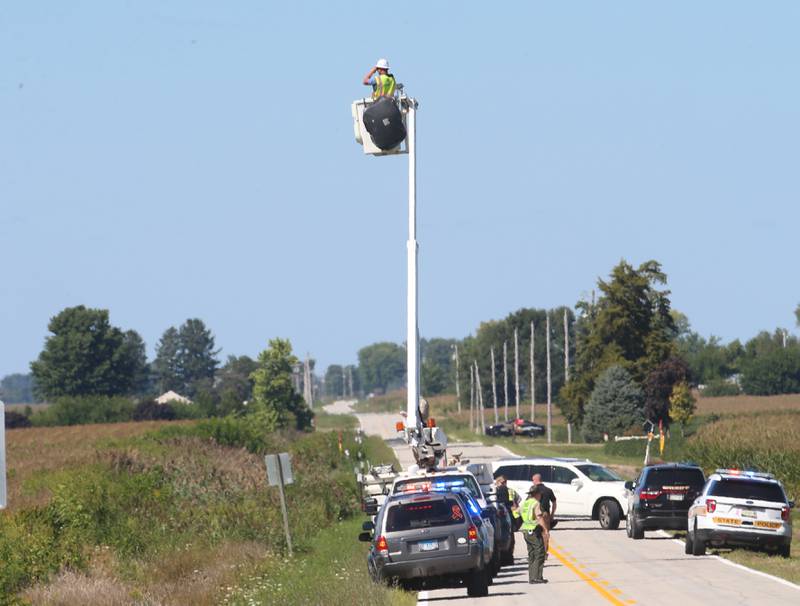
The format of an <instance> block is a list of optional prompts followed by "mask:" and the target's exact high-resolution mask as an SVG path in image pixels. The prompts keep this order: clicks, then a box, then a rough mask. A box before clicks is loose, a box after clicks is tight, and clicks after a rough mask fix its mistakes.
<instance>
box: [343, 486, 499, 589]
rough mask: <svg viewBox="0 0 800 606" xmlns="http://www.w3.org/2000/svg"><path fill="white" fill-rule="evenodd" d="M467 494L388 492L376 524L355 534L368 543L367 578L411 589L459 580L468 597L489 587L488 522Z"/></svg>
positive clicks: (489, 550)
mask: <svg viewBox="0 0 800 606" xmlns="http://www.w3.org/2000/svg"><path fill="white" fill-rule="evenodd" d="M466 496H467V495H465V494H463V493H461V494H460V493H454V492H426V493H408V494H405V493H404V494H399V495H394V496H390V497H389V498H388V499H387V500H386V503H384V505H383V507H382V508H381V510H380V512H379V513H378V516H377V518H376V520H375V523H374V524H373V523H372V522H364V524H363V526H362V528H363V530H364V531H365V532H362V533H361V534H360V535H359V536H358V538H359V540H361V541H368V542H370V543H371V545H370V550H369V553H368V555H367V567H368V569H369V574H370V577H371V578H372V579H373V580H374V581H376V582H395V581H396V582H399V583H400V584H402V585H404V586H407V587H409V588H410V587H412V586H413V585H416V584H420V583H422V582H429V583H435V584H440V583H444V584H451V583H454V582H455V583H463V584H464V585H466V587H467V595H469V596H476V597H478V596H485V595H487V593H488V591H489V589H488V588H489V581H490V573H489V569H488V562H489V560H490V558H491V553H492V547H493V546H492V538H491V536H490V535H489V533H488V532H486V531H487V530H488V527H489V523H488V522H487V521H486V520H484V519H482V518H481V516H480V512H479V510H478V506H477V504H475V502H474V501H471V502H470V500H468V499H467V498H466Z"/></svg>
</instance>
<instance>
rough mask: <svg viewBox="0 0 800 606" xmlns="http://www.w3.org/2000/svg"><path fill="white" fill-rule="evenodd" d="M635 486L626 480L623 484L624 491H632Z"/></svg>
mask: <svg viewBox="0 0 800 606" xmlns="http://www.w3.org/2000/svg"><path fill="white" fill-rule="evenodd" d="M634 486H636V485H635V484H634V483H633V482H631V481H630V480H628V481H627V482H625V490H633V487H634Z"/></svg>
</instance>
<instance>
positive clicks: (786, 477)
mask: <svg viewBox="0 0 800 606" xmlns="http://www.w3.org/2000/svg"><path fill="white" fill-rule="evenodd" d="M687 455H688V457H689V458H690V459H692V460H694V461H697V462H698V463H700V464H701V465H702V466H703V467H705V468H706V469H707V470H713V469H714V468H719V467H725V468H738V469H757V470H759V471H765V472H769V473H772V474H774V475H775V477H776V478H777V479H779V480H780V481H781V482H783V484H784V486H785V487H786V490H787V492H788V494H789V497H790V498H794V497H795V496H797V495H799V494H800V413H798V412H795V411H783V412H772V413H762V414H758V415H742V416H735V417H730V418H724V419H721V420H719V421H717V422H716V423H710V424H708V425H704V426H702V427H701V428H700V429H699V430H698V431H697V433H696V434H695V435H694V436H693V437H692V438H691V439H690V440H689V443H688V445H687Z"/></svg>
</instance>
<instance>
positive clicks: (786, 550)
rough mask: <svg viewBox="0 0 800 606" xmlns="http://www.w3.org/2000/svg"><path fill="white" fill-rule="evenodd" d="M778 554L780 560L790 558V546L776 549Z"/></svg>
mask: <svg viewBox="0 0 800 606" xmlns="http://www.w3.org/2000/svg"><path fill="white" fill-rule="evenodd" d="M778 553H779V554H781V557H782V558H790V557H792V545H791V544H789V545H781V546H780V548H779V549H778Z"/></svg>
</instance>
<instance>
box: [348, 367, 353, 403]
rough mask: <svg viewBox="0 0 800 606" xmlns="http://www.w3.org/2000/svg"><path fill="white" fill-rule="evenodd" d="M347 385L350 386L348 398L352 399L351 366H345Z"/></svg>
mask: <svg viewBox="0 0 800 606" xmlns="http://www.w3.org/2000/svg"><path fill="white" fill-rule="evenodd" d="M347 385H348V387H349V388H350V389H349V391H350V399H351V400H352V399H353V367H352V366H348V367H347Z"/></svg>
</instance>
